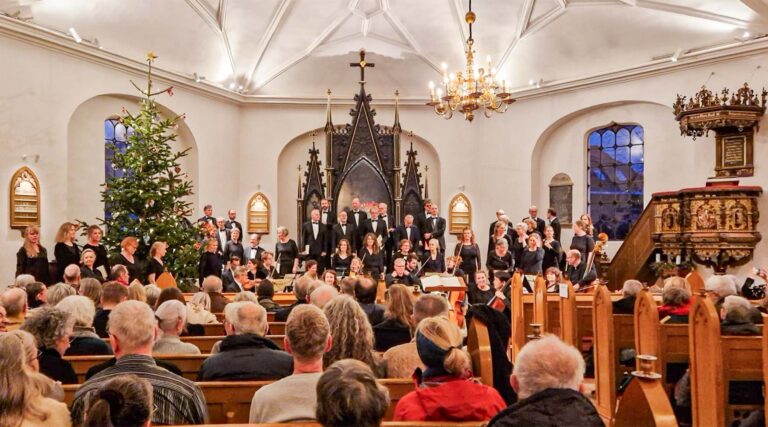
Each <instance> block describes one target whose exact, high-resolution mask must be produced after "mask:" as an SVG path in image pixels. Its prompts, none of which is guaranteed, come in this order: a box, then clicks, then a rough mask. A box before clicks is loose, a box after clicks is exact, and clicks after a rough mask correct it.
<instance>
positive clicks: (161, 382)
mask: <svg viewBox="0 0 768 427" xmlns="http://www.w3.org/2000/svg"><path fill="white" fill-rule="evenodd" d="M109 333H110V334H109V341H110V343H111V344H112V349H113V350H114V352H115V356H116V357H117V362H116V363H115V365H114V366H112V367H109V368H106V369H104V370H103V371H101V372H99V373H98V374H96V375H94V376H93V377H92V378H91V379H89V380H87V381H86V382H85V383H84V384H83V385H82V386H80V388H79V389H78V390H77V393H75V398H74V401H73V402H72V408H71V410H72V420H73V422H74V424H76V425H79V424H80V423H82V421H83V416H84V413H85V412H86V411H87V409H88V408H90V407H91V402H92V401H95V399H96V398H97V396H98V393H99V390H101V389H102V388H103V387H104V385H105V384H106V383H108V382H109V381H110V380H112V379H114V378H119V377H124V376H125V375H126V374H134V375H136V376H138V377H139V378H143V379H145V380H147V381H149V383H150V384H151V385H152V397H153V401H154V408H155V410H154V411H152V424H171V425H174V424H176V425H178V424H202V423H205V422H206V421H207V419H208V412H207V408H206V405H205V397H204V396H203V393H202V391H201V390H200V388H199V387H198V386H197V385H196V384H195V383H193V382H192V381H189V380H187V379H185V378H182V377H180V376H178V375H175V374H172V373H171V372H169V371H168V370H166V369H164V368H161V367H159V366H157V364H156V363H155V361H154V359H152V356H151V354H152V344H153V342H154V340H155V339H156V337H157V322H156V320H155V314H154V313H153V312H152V309H151V308H149V306H148V305H147V304H144V303H141V302H138V301H124V302H122V303H120V304H118V305H117V306H116V307H115V308H114V309H113V310H112V313H111V314H110V318H109Z"/></svg>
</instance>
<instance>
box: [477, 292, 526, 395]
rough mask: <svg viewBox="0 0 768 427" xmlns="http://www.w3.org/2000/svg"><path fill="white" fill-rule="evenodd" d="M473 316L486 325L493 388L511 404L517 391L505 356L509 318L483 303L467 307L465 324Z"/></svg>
mask: <svg viewBox="0 0 768 427" xmlns="http://www.w3.org/2000/svg"><path fill="white" fill-rule="evenodd" d="M491 289H493V288H491ZM475 316H477V318H478V319H479V320H482V321H483V323H485V324H486V325H487V326H488V336H489V338H490V342H491V360H492V361H493V388H495V389H496V391H498V392H499V394H500V395H501V397H502V398H503V399H504V401H505V402H506V403H507V405H509V404H512V403H514V402H516V401H517V393H515V390H514V389H512V386H511V385H510V384H509V376H510V375H511V374H512V363H511V362H510V361H509V358H507V349H508V348H509V337H511V336H512V326H511V324H510V318H509V317H508V316H505V315H504V313H502V312H500V311H497V310H495V309H493V308H492V307H489V306H487V305H485V304H480V305H473V306H471V307H470V308H469V311H468V312H467V325H469V324H470V322H471V321H472V318H473V317H475ZM475 374H479V372H475Z"/></svg>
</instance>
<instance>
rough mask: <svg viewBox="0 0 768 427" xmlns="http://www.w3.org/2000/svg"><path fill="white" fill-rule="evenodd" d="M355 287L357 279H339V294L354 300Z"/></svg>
mask: <svg viewBox="0 0 768 427" xmlns="http://www.w3.org/2000/svg"><path fill="white" fill-rule="evenodd" d="M355 286H357V279H355V278H354V277H345V278H343V279H341V283H340V284H339V294H341V295H349V296H351V297H352V298H354V297H355Z"/></svg>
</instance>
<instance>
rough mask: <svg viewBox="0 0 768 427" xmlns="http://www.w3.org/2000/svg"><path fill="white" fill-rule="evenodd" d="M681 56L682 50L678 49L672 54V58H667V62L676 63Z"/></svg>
mask: <svg viewBox="0 0 768 427" xmlns="http://www.w3.org/2000/svg"><path fill="white" fill-rule="evenodd" d="M682 54H683V48H681V47H679V48H677V50H676V51H675V53H673V54H672V56H670V57H669V60H670V61H672V62H677V60H678V59H680V55H682Z"/></svg>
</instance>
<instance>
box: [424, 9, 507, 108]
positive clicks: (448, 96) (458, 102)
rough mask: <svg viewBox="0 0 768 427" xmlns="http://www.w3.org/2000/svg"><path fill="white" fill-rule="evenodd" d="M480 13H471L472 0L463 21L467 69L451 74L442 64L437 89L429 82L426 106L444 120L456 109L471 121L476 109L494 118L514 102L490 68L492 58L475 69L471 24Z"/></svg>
mask: <svg viewBox="0 0 768 427" xmlns="http://www.w3.org/2000/svg"><path fill="white" fill-rule="evenodd" d="M476 18H477V16H476V15H475V13H474V12H472V0H469V11H468V12H467V14H466V15H465V16H464V20H465V21H466V22H467V24H468V25H469V38H467V45H466V48H465V51H464V53H465V55H466V61H467V63H466V68H465V71H464V72H463V73H462V72H461V71H459V72H457V73H455V74H453V73H451V74H450V75H449V74H448V66H447V65H446V64H445V63H443V67H442V68H443V82H442V84H441V85H440V87H439V88H435V84H434V82H429V102H427V105H429V106H430V107H433V108H434V109H435V113H437V114H438V115H439V116H441V117H443V118H444V119H446V120H447V119H450V118H451V117H453V112H454V111H459V112H462V113H464V119H465V120H468V121H470V122H471V121H472V120H473V119H474V118H475V110H478V109H481V108H482V109H483V113H484V114H485V117H489V118H490V117H491V115H493V113H494V112H496V113H499V114H501V113H504V112H505V111H507V107H508V106H509V104H511V103H513V102H515V100H514V99H512V95H511V94H510V93H509V92H507V84H506V81H504V82H502V83H499V81H498V80H497V76H496V70H494V69H493V68H491V57H490V56H489V57H488V68H487V69H483V68H478V69H475V61H474V54H475V51H474V50H473V45H474V42H475V40H474V39H473V38H472V24H474V22H475V19H476Z"/></svg>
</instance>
